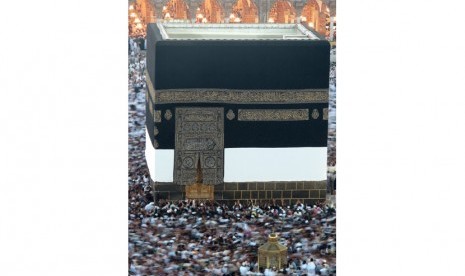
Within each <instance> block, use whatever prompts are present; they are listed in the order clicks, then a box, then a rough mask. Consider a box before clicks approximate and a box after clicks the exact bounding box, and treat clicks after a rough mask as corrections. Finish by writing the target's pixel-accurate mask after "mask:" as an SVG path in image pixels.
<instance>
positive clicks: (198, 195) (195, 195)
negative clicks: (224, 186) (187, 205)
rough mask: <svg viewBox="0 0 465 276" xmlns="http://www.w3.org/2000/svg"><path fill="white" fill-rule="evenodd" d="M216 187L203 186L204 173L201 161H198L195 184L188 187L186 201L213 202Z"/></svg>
mask: <svg viewBox="0 0 465 276" xmlns="http://www.w3.org/2000/svg"><path fill="white" fill-rule="evenodd" d="M213 192H214V186H213V185H206V184H203V173H202V165H201V164H200V159H198V160H197V175H196V177H195V183H194V184H191V185H186V199H200V200H213V198H214V195H213Z"/></svg>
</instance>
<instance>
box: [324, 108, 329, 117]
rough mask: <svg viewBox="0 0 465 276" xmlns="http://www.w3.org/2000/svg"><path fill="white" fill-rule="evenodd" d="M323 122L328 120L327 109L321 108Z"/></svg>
mask: <svg viewBox="0 0 465 276" xmlns="http://www.w3.org/2000/svg"><path fill="white" fill-rule="evenodd" d="M323 120H328V109H327V108H323Z"/></svg>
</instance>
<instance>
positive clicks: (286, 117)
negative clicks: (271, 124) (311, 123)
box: [237, 109, 309, 121]
mask: <svg viewBox="0 0 465 276" xmlns="http://www.w3.org/2000/svg"><path fill="white" fill-rule="evenodd" d="M237 119H238V120H239V121H307V120H309V110H308V109H239V110H238V112H237Z"/></svg>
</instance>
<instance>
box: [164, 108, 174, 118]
mask: <svg viewBox="0 0 465 276" xmlns="http://www.w3.org/2000/svg"><path fill="white" fill-rule="evenodd" d="M171 117H173V114H172V113H171V110H169V109H168V110H166V111H165V119H166V120H168V121H169V120H170V119H171Z"/></svg>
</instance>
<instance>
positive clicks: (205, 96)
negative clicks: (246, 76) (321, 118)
mask: <svg viewBox="0 0 465 276" xmlns="http://www.w3.org/2000/svg"><path fill="white" fill-rule="evenodd" d="M145 74H146V76H145V80H146V83H147V88H148V89H147V90H148V93H149V95H150V98H151V99H152V101H153V103H155V104H170V103H204V102H205V103H250V104H293V103H297V104H298V103H327V102H328V99H329V94H328V89H327V88H323V89H294V90H230V89H163V90H156V91H155V89H154V87H153V84H152V82H151V80H150V76H149V75H148V72H147V71H146V73H145Z"/></svg>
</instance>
